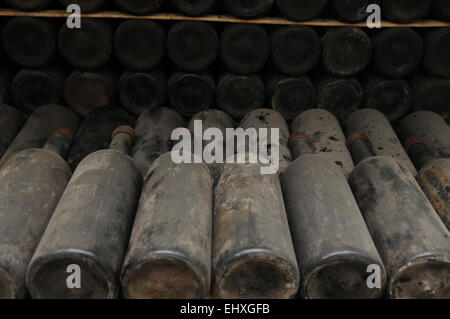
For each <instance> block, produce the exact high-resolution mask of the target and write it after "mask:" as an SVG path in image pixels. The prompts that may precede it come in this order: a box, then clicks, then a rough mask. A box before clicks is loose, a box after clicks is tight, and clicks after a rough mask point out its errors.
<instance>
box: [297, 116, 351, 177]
mask: <svg viewBox="0 0 450 319" xmlns="http://www.w3.org/2000/svg"><path fill="white" fill-rule="evenodd" d="M291 132H292V134H296V133H304V134H307V135H308V136H309V137H310V138H311V140H312V142H313V146H314V152H315V153H316V154H318V155H319V156H323V157H324V158H325V159H326V160H328V161H329V162H332V163H335V164H336V165H337V166H338V167H340V168H341V170H342V172H343V173H344V175H345V176H346V177H348V176H349V175H350V173H351V172H352V171H353V169H354V168H355V166H354V165H353V160H352V157H351V155H350V152H349V151H348V149H347V146H346V139H345V135H344V132H343V131H342V128H341V125H340V124H339V122H338V120H337V119H336V117H335V116H334V115H333V114H331V113H330V112H328V111H326V110H321V109H313V110H309V111H305V112H303V113H301V114H300V115H299V116H297V118H296V119H295V120H294V121H293V122H292V125H291Z"/></svg>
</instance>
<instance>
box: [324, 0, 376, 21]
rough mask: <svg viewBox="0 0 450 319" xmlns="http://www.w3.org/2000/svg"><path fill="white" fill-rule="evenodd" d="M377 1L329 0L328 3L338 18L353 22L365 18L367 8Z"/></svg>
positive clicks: (367, 14)
mask: <svg viewBox="0 0 450 319" xmlns="http://www.w3.org/2000/svg"><path fill="white" fill-rule="evenodd" d="M378 2H379V1H377V0H359V1H355V0H330V5H331V8H332V10H333V13H334V15H335V16H336V17H337V18H338V19H339V20H342V21H345V22H350V23H352V22H353V23H354V22H360V21H363V20H366V19H367V17H368V16H369V14H370V11H369V12H367V8H368V7H369V5H371V4H378Z"/></svg>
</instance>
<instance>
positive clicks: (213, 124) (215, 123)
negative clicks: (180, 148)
mask: <svg viewBox="0 0 450 319" xmlns="http://www.w3.org/2000/svg"><path fill="white" fill-rule="evenodd" d="M195 121H201V124H202V131H201V132H200V134H201V136H200V135H196V132H195ZM235 126H236V124H235V122H234V120H233V118H232V117H231V116H229V115H228V114H227V113H225V112H223V111H221V110H206V111H203V112H200V113H197V114H195V115H194V116H193V117H192V119H191V120H190V121H189V123H188V126H187V128H188V129H189V131H190V132H191V134H192V136H193V143H192V145H191V147H192V148H191V150H192V152H195V140H198V145H202V150H203V149H204V148H203V147H205V144H209V143H204V141H203V136H204V134H205V132H206V130H208V129H210V128H214V129H219V130H220V131H221V132H222V136H221V137H219V136H215V137H214V143H220V144H221V145H222V147H223V150H224V151H223V152H222V154H221V156H220V155H219V154H218V153H214V155H215V156H216V157H215V158H216V159H218V161H216V162H214V163H207V165H208V168H209V171H210V173H211V177H212V179H213V186H214V187H215V186H216V184H217V182H218V181H219V178H220V174H221V173H222V166H223V163H225V159H226V158H225V157H226V155H225V153H226V147H227V144H228V143H232V142H233V141H232V140H230V137H229V136H228V135H227V129H234V128H235ZM231 138H234V137H231ZM217 145H219V144H217Z"/></svg>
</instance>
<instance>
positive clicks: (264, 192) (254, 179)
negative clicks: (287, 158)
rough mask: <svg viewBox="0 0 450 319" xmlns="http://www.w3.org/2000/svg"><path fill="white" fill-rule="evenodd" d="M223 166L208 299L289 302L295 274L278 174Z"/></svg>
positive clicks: (257, 166)
mask: <svg viewBox="0 0 450 319" xmlns="http://www.w3.org/2000/svg"><path fill="white" fill-rule="evenodd" d="M247 155H248V159H247V164H237V163H236V160H237V158H234V163H236V164H226V165H225V167H224V169H223V172H222V176H221V178H220V180H219V183H218V185H217V187H216V191H215V198H214V203H215V206H214V219H213V259H212V278H213V290H212V291H213V294H214V296H215V297H217V298H226V299H229V298H233V299H234V298H239V299H263V298H265V299H274V298H275V299H281V298H292V297H294V296H295V295H296V293H297V291H298V287H299V271H298V266H297V261H296V258H295V252H294V248H293V245H292V239H291V234H290V230H289V224H288V221H287V216H286V210H285V208H284V202H283V195H282V192H281V186H280V181H279V178H278V175H263V174H261V170H260V169H261V165H260V164H249V163H248V161H249V160H250V159H251V156H254V154H248V153H247Z"/></svg>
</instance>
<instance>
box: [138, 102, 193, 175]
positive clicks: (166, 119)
mask: <svg viewBox="0 0 450 319" xmlns="http://www.w3.org/2000/svg"><path fill="white" fill-rule="evenodd" d="M185 126H186V122H185V120H184V119H183V117H182V116H181V115H180V114H178V113H177V112H176V111H175V110H173V109H171V108H168V107H158V108H153V109H148V110H147V111H145V112H144V113H142V114H141V116H140V117H139V118H138V120H137V122H136V126H135V131H136V135H137V143H136V145H135V146H134V148H133V151H132V157H133V160H134V161H135V163H136V165H137V166H138V168H139V170H140V171H141V173H142V176H143V177H144V179H145V178H146V177H147V172H148V170H149V168H150V166H151V165H152V164H153V162H154V161H155V160H156V159H157V158H158V157H160V156H161V155H163V154H164V153H167V152H169V151H171V150H172V144H173V141H172V140H171V139H172V132H173V130H175V129H177V128H181V127H185Z"/></svg>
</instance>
